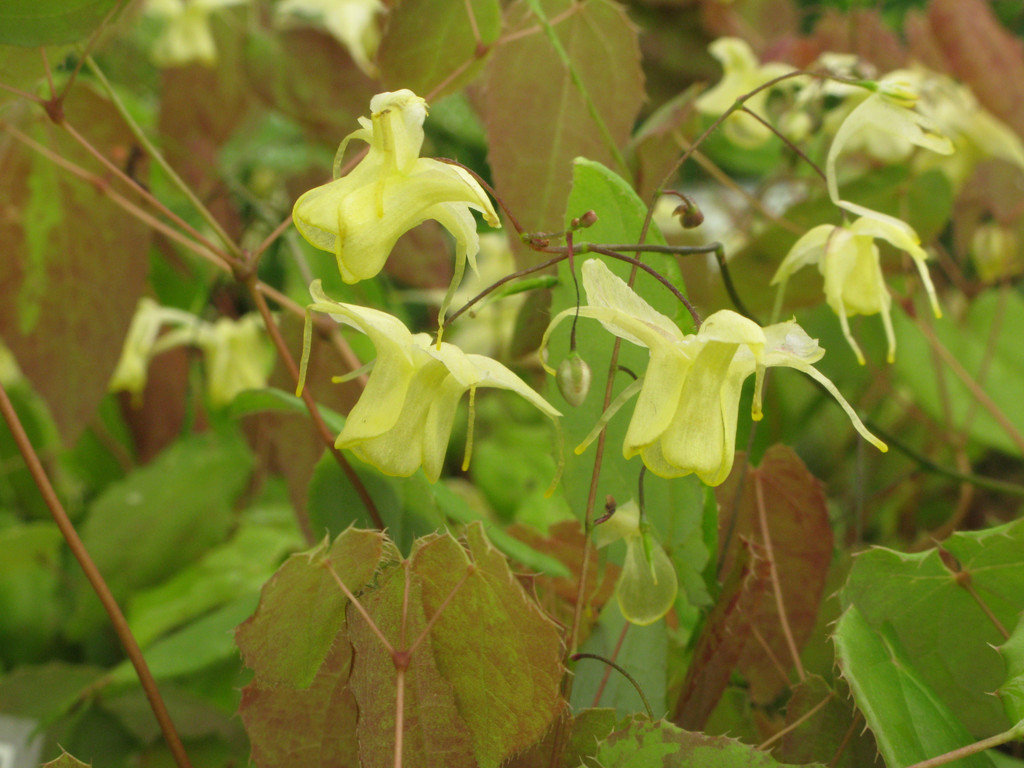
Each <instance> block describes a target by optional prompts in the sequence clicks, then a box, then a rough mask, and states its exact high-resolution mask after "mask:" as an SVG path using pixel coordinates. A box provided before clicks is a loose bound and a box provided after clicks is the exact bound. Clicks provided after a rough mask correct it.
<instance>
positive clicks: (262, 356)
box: [107, 297, 274, 408]
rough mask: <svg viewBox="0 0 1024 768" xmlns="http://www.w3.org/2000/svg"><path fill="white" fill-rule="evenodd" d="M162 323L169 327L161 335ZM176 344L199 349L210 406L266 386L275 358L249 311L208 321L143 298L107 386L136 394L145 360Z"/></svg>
mask: <svg viewBox="0 0 1024 768" xmlns="http://www.w3.org/2000/svg"><path fill="white" fill-rule="evenodd" d="M167 327H170V330H169V331H168V332H167V333H164V334H163V335H160V332H161V331H162V330H164V329H165V328H167ZM179 346H194V347H198V348H199V349H200V350H202V352H203V362H204V368H205V371H206V391H207V395H208V397H209V399H210V405H212V406H213V407H215V408H219V407H222V406H225V405H228V404H229V403H230V402H231V401H232V400H234V399H235V396H236V395H237V394H238V393H239V392H242V391H243V390H246V389H258V388H260V387H265V386H266V385H267V377H268V376H269V375H270V369H271V368H272V367H273V362H274V350H273V348H272V347H271V346H270V344H269V343H268V341H267V338H266V335H265V333H264V328H263V320H262V319H261V318H260V317H259V315H256V314H249V315H245V316H243V317H241V318H239V319H238V320H232V319H229V318H226V317H222V318H220V319H219V320H217V321H216V322H213V323H208V322H206V321H204V320H202V319H200V318H198V317H196V316H195V315H193V314H190V313H189V312H186V311H184V310H182V309H176V308H174V307H163V306H160V305H159V304H157V303H156V302H155V301H153V300H152V299H150V298H148V297H143V298H142V299H140V301H139V305H138V308H137V309H136V311H135V316H134V317H133V318H132V322H131V325H129V326H128V335H127V336H126V337H125V341H124V347H123V348H122V350H121V358H120V359H119V360H118V363H117V367H116V368H115V369H114V374H113V375H112V376H111V378H110V383H109V384H108V385H107V388H108V389H109V391H111V392H119V391H126V392H128V393H130V394H131V395H132V397H133V398H138V397H139V396H140V395H141V394H142V391H143V390H144V389H145V387H146V380H147V376H148V368H149V362H150V360H152V359H153V358H154V357H155V356H157V355H159V354H161V353H162V352H166V351H167V350H169V349H173V348H174V347H179Z"/></svg>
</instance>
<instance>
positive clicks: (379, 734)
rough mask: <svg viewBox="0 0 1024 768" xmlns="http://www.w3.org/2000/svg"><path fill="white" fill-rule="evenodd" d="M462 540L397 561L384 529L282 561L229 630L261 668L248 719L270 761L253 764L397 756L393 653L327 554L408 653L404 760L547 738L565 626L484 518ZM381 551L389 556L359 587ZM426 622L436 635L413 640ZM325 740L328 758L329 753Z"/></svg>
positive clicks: (417, 549)
mask: <svg viewBox="0 0 1024 768" xmlns="http://www.w3.org/2000/svg"><path fill="white" fill-rule="evenodd" d="M467 536H468V539H469V551H468V552H467V550H466V549H465V548H464V547H463V546H462V545H460V544H459V543H458V542H457V541H456V540H455V539H453V538H452V537H451V536H450V535H444V536H438V535H432V536H429V537H426V538H424V539H420V540H418V541H417V542H416V543H415V544H414V546H413V554H412V556H411V558H410V559H409V560H408V561H405V562H404V563H402V564H399V563H398V559H397V557H396V556H395V555H396V553H395V551H394V548H393V545H392V544H391V543H390V542H388V541H387V540H386V539H385V538H384V536H383V534H381V533H379V532H375V531H357V530H354V529H349V530H348V531H346V532H345V533H344V534H342V535H341V536H339V537H338V539H337V540H336V541H335V543H334V545H333V546H332V547H331V549H330V551H329V552H328V551H327V550H326V544H325V545H322V546H321V547H318V548H317V549H315V550H313V551H312V552H309V553H304V554H301V555H296V556H294V557H292V558H291V559H290V560H289V561H288V562H287V563H285V565H283V566H282V567H281V568H280V569H279V571H278V573H277V574H276V575H275V576H274V578H273V579H272V580H271V581H270V582H268V583H267V585H266V586H265V587H264V590H263V596H262V597H261V600H260V606H259V609H258V611H257V613H256V615H255V616H254V617H253V618H251V619H249V620H248V621H247V622H246V623H245V624H243V625H242V626H241V627H240V628H239V629H238V633H237V637H238V645H239V648H240V649H241V650H242V654H243V657H244V658H245V660H246V663H247V664H248V665H249V666H251V667H253V668H254V671H255V673H256V677H255V681H254V683H253V684H252V685H251V686H249V688H247V689H246V696H245V698H243V702H242V708H243V713H242V714H243V717H244V718H245V720H246V725H247V726H248V727H250V728H255V729H257V731H258V732H257V733H256V734H254V736H253V742H254V745H257V743H258V749H256V747H255V746H254V756H257V755H262V756H266V757H265V760H266V762H265V763H264V762H262V761H261V759H260V758H257V762H258V763H259V764H260V765H264V764H266V765H272V766H277V765H283V764H291V765H297V764H302V765H309V766H334V765H341V766H348V765H351V764H352V763H350V762H345V761H343V760H341V758H340V757H337V756H338V755H340V754H344V755H345V756H346V757H349V756H354V755H356V754H357V753H358V756H359V759H360V763H359V765H361V766H369V765H392V764H393V758H394V751H395V747H394V744H395V740H394V732H395V720H396V712H397V709H396V707H397V675H396V672H395V662H394V659H393V656H392V654H391V652H390V651H389V650H387V647H386V645H385V644H384V643H382V642H381V640H380V638H379V637H378V636H377V634H376V632H374V631H373V630H372V628H371V627H370V626H369V624H368V623H367V622H366V619H365V618H364V617H363V616H362V614H361V613H358V612H357V610H356V608H355V607H354V606H353V605H349V604H348V601H347V600H345V598H344V596H343V595H342V593H341V591H340V589H339V588H338V586H337V585H336V584H335V583H334V582H333V579H331V577H330V574H329V573H328V571H327V570H326V568H325V567H324V566H325V564H326V562H327V561H328V560H330V561H331V562H332V563H333V564H334V566H335V568H336V569H337V570H338V571H339V573H340V575H341V578H342V580H343V581H344V582H345V583H346V584H347V585H351V588H352V589H353V590H354V591H355V592H357V594H358V599H359V600H360V605H361V606H364V607H365V609H366V610H367V611H368V612H369V615H370V616H371V618H372V620H373V623H374V625H375V626H376V627H377V628H378V629H379V630H380V631H381V632H382V634H383V636H384V637H386V638H387V639H388V643H390V644H391V646H392V647H393V648H395V649H397V651H403V650H405V651H407V650H410V649H412V652H411V655H410V658H409V666H408V671H407V676H406V680H405V686H404V688H403V694H404V702H403V705H402V713H403V719H404V729H403V757H404V763H403V764H404V765H406V766H421V765H423V766H435V765H445V766H457V767H458V766H466V767H467V768H472V767H473V766H476V765H492V766H496V765H498V764H500V763H501V762H502V761H504V760H506V759H508V758H509V757H510V756H512V755H513V754H516V753H519V752H521V751H523V750H524V749H526V748H527V747H529V746H531V745H533V744H535V743H537V742H538V741H539V740H540V739H541V738H542V737H543V736H544V734H545V733H546V732H547V731H548V729H549V727H550V726H551V724H552V723H553V721H554V720H555V718H556V717H557V716H558V714H559V713H560V712H561V711H563V709H564V707H565V704H564V701H563V699H562V698H561V695H560V684H561V681H562V676H563V674H564V671H565V670H564V668H563V667H562V663H561V658H562V647H561V641H560V635H559V633H558V630H557V628H556V627H555V625H554V624H553V623H552V622H551V621H550V620H549V619H547V618H546V617H545V616H544V615H543V614H542V613H541V612H540V610H539V609H538V608H537V606H536V604H535V603H534V602H533V601H532V600H531V599H530V598H529V597H528V596H527V595H526V594H525V593H524V592H523V590H522V588H521V587H520V586H519V584H518V582H516V580H515V578H514V577H513V576H512V573H511V572H510V571H509V569H508V564H507V563H506V561H505V559H504V557H503V556H502V555H501V554H500V553H498V552H497V551H496V550H495V549H493V548H492V547H491V546H490V544H489V543H488V542H487V541H486V539H485V538H484V534H483V528H482V527H481V526H480V525H479V523H476V524H473V525H471V526H469V528H468V529H467ZM382 559H384V560H385V561H386V565H385V566H384V567H383V569H382V570H381V571H377V572H376V577H375V579H374V580H373V582H372V583H369V584H367V580H368V579H370V578H371V576H373V575H374V571H375V569H376V567H377V566H378V564H379V563H380V562H381V560H382ZM407 574H408V577H409V585H408V594H406V591H405V590H406V584H405V578H406V575H407ZM340 613H343V615H339V614H340ZM428 620H429V622H430V624H429V626H430V633H429V634H428V635H427V636H426V637H425V638H424V639H423V640H422V641H421V642H419V643H418V644H417V645H416V646H415V648H413V643H415V642H416V641H417V638H418V637H419V635H420V633H421V632H422V630H423V629H424V628H425V627H426V626H427V622H428ZM350 644H351V646H352V648H353V649H354V650H353V653H354V655H353V656H352V661H351V676H349V672H348V668H349V662H348V658H349V657H348V656H347V655H345V654H347V653H348V651H347V650H345V649H347V648H348V647H349V645H350ZM339 654H341V655H342V656H339ZM325 658H326V661H323V660H324V659H325ZM300 689H301V690H300ZM350 697H351V699H352V701H351V702H350V701H349V698H350ZM323 709H329V710H332V711H333V709H337V710H338V712H339V715H338V718H337V719H335V720H332V719H330V718H329V717H328V718H321V717H320V716H319V714H318V715H317V716H315V717H314V716H313V715H312V713H319V712H320V711H321V710H323ZM353 711H356V712H358V719H356V718H355V717H354V716H353V715H352V712H353ZM279 721H281V722H283V723H284V724H285V725H284V727H283V728H282V729H281V731H282V732H281V734H280V735H279V736H278V735H276V734H275V729H276V728H277V725H276V724H277V722H279ZM250 722H251V723H252V725H251V726H250ZM300 723H306V724H307V725H306V726H305V727H303V726H302V725H300ZM342 732H343V733H342ZM357 743H358V747H355V746H354V745H355V744H357ZM336 745H337V746H336ZM342 745H345V746H342ZM328 749H330V750H333V751H332V752H331V754H332V755H334V756H335V757H334V758H333V760H334V761H333V762H332V761H331V759H328V758H326V757H323V755H324V754H326V751H327V750H328ZM346 749H348V750H349V752H347V753H346V752H345V750H346ZM301 757H305V758H307V759H305V760H302V759H299V758H301ZM288 760H291V761H292V762H291V763H288V762H287V761H288Z"/></svg>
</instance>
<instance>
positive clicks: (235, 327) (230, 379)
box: [194, 313, 274, 408]
mask: <svg viewBox="0 0 1024 768" xmlns="http://www.w3.org/2000/svg"><path fill="white" fill-rule="evenodd" d="M194 343H195V345H196V346H197V347H199V348H200V349H201V350H202V351H203V363H204V369H205V371H206V394H207V396H208V397H209V398H210V404H211V405H212V406H214V407H215V408H217V407H220V406H224V405H228V404H229V403H230V402H231V401H232V400H234V399H235V397H236V396H237V395H238V394H239V393H240V392H244V391H245V390H247V389H260V388H261V387H265V386H267V377H268V376H269V375H270V370H271V368H273V365H274V348H273V347H272V346H271V345H270V344H268V343H267V335H266V329H265V328H264V326H263V319H262V318H261V317H260V316H259V315H258V314H256V313H250V314H248V315H245V316H243V317H240V318H239V319H238V320H232V319H230V318H227V317H222V318H219V319H218V320H217V321H216V322H213V323H203V324H202V325H201V326H200V327H199V328H198V329H197V333H196V337H195V341H194Z"/></svg>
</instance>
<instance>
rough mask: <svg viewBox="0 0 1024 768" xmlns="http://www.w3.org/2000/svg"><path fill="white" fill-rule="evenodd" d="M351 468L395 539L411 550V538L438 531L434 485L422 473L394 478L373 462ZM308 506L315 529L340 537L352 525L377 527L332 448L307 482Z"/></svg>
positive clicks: (441, 522)
mask: <svg viewBox="0 0 1024 768" xmlns="http://www.w3.org/2000/svg"><path fill="white" fill-rule="evenodd" d="M352 468H353V469H354V470H355V472H356V474H357V475H358V476H359V478H360V480H362V481H363V485H364V486H365V488H366V490H367V492H368V493H369V494H370V497H371V498H372V499H373V503H374V505H375V506H376V507H377V511H378V512H379V513H380V516H381V519H382V520H383V521H384V527H385V528H386V529H387V531H388V535H389V536H390V537H391V539H392V541H394V542H395V544H397V545H398V548H399V549H400V550H401V551H403V552H408V551H409V548H410V547H411V546H412V542H413V540H414V539H415V538H416V537H417V536H423V535H425V534H427V533H431V532H433V531H435V530H437V529H438V528H439V527H440V526H441V525H443V523H444V520H443V518H442V517H441V516H440V515H439V514H438V513H437V510H436V509H435V508H434V506H433V505H432V504H431V500H432V495H431V494H432V491H431V490H430V483H428V482H427V479H426V478H425V477H424V476H423V474H422V473H417V474H416V475H414V476H412V477H410V478H402V477H390V476H388V475H385V474H384V473H383V472H380V471H379V470H378V469H376V468H375V467H372V466H370V465H369V464H363V463H362V462H360V461H353V462H352ZM308 499H309V500H308V502H307V510H308V512H309V521H310V525H311V526H312V528H313V530H314V531H316V532H317V533H320V532H323V531H325V530H326V531H327V532H328V533H329V534H330V535H331V536H337V535H338V534H339V533H341V532H342V531H344V530H345V529H346V528H348V527H349V526H350V525H355V526H357V527H361V528H373V527H375V526H374V524H373V521H372V520H371V519H370V516H369V514H368V513H367V511H366V507H365V505H364V504H363V502H362V500H361V499H360V497H359V494H358V493H356V490H355V488H354V487H353V486H352V483H351V482H350V481H349V479H348V478H347V477H345V474H344V473H343V472H342V471H341V467H339V466H338V462H337V461H336V460H335V458H334V456H333V455H331V453H330V452H324V454H323V456H321V457H320V461H318V462H317V465H316V469H314V470H313V477H312V479H311V480H310V482H309V495H308Z"/></svg>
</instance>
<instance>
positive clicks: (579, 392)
mask: <svg viewBox="0 0 1024 768" xmlns="http://www.w3.org/2000/svg"><path fill="white" fill-rule="evenodd" d="M555 381H556V382H558V391H559V392H561V393H562V397H564V398H565V402H567V403H569V405H571V406H573V407H576V406H579V405H581V404H582V403H583V401H584V400H586V399H587V393H588V392H589V391H590V366H589V365H587V361H586V360H584V359H583V358H582V357H580V356H579V354H578V353H577V352H572V353H571V354H570V355H569V356H568V357H567V358H565V360H563V361H562V364H561V365H559V366H558V373H556V374H555Z"/></svg>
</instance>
